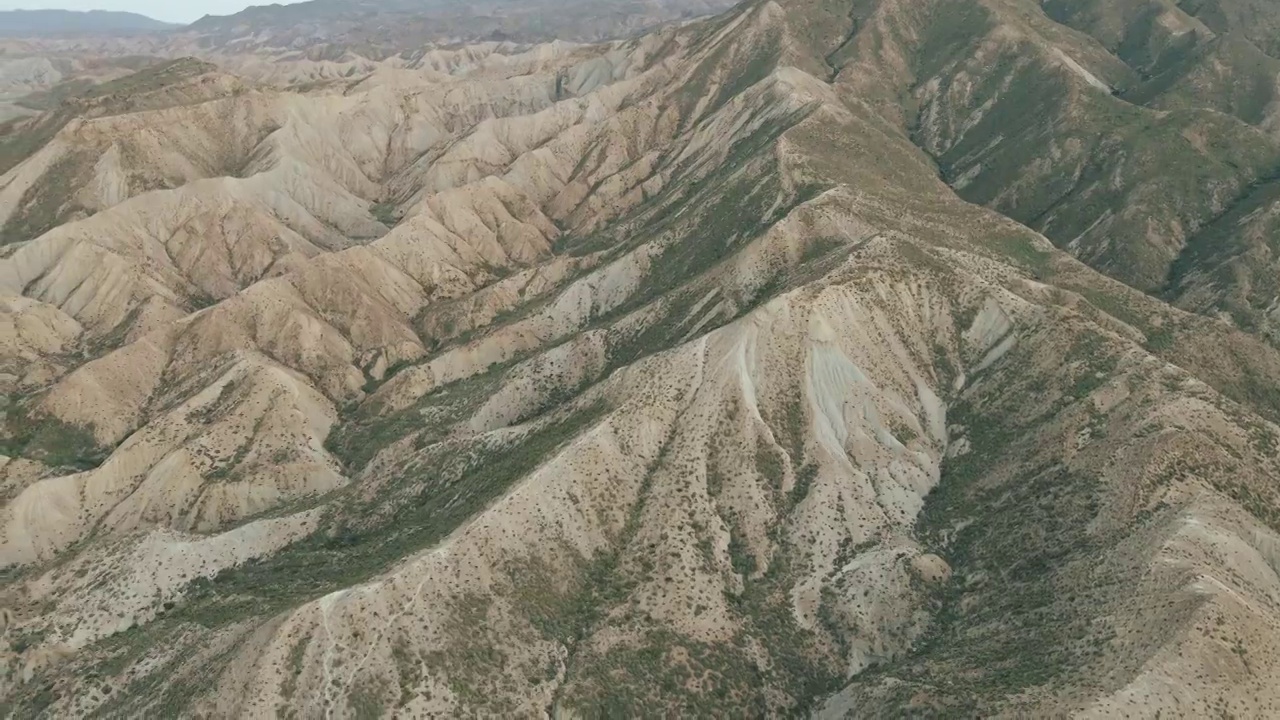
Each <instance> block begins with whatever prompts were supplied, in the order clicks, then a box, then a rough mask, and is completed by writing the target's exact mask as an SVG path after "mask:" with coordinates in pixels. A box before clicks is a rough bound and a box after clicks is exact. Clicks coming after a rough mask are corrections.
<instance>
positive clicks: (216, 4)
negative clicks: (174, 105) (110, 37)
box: [0, 0, 299, 22]
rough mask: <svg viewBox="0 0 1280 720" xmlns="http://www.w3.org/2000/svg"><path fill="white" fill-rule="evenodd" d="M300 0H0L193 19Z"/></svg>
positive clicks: (6, 4)
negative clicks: (254, 6) (255, 6)
mask: <svg viewBox="0 0 1280 720" xmlns="http://www.w3.org/2000/svg"><path fill="white" fill-rule="evenodd" d="M298 1H299V0H0V10H45V9H57V10H127V11H129V12H136V13H142V14H143V15H147V16H150V17H153V18H155V19H157V20H166V21H168V22H191V21H193V20H196V19H198V18H201V17H203V16H205V15H230V14H231V13H233V12H238V11H240V10H243V9H245V8H246V7H248V6H250V5H270V4H272V3H279V4H281V5H288V4H289V3H291V2H298Z"/></svg>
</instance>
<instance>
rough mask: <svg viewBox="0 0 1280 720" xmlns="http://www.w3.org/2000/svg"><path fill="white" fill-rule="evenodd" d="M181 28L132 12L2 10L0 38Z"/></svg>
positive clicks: (155, 30) (0, 15)
mask: <svg viewBox="0 0 1280 720" xmlns="http://www.w3.org/2000/svg"><path fill="white" fill-rule="evenodd" d="M177 27H181V25H173V24H170V23H165V22H160V21H159V20H153V19H151V18H149V17H147V16H145V15H139V14H137V13H129V12H109V11H106V10H91V11H89V12H75V11H72V10H5V11H0V37H33V36H35V37H40V36H55V35H90V34H92V35H102V34H104V33H139V32H157V31H161V30H171V29H173V28H177Z"/></svg>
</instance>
